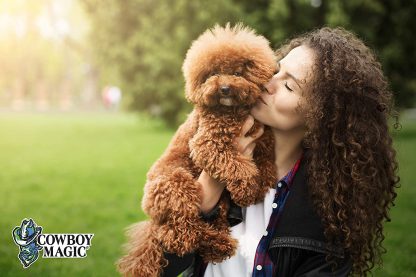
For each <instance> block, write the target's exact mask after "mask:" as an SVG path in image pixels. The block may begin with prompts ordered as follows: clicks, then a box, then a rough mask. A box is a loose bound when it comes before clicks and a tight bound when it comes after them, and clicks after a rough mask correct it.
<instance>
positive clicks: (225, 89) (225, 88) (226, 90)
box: [220, 86, 230, 96]
mask: <svg viewBox="0 0 416 277" xmlns="http://www.w3.org/2000/svg"><path fill="white" fill-rule="evenodd" d="M220 89H221V94H222V95H224V96H228V95H229V94H230V87H229V86H221V87H220Z"/></svg>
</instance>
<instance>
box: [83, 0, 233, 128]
mask: <svg viewBox="0 0 416 277" xmlns="http://www.w3.org/2000/svg"><path fill="white" fill-rule="evenodd" d="M84 4H85V7H86V9H87V12H88V13H89V14H90V15H91V18H92V22H93V28H94V32H93V33H92V35H93V41H94V42H95V45H97V50H98V52H97V54H98V57H99V58H103V67H105V66H107V67H108V66H109V65H110V64H111V66H115V68H113V69H115V70H116V72H117V73H118V74H119V77H120V80H121V81H122V88H123V90H124V91H127V92H128V95H127V97H128V98H129V102H130V107H132V108H134V109H138V110H141V111H145V112H147V113H149V114H151V115H154V116H161V117H162V118H163V119H165V121H166V122H167V123H168V125H170V126H174V125H177V124H178V123H180V122H182V121H183V120H184V118H185V115H186V113H187V112H188V111H190V109H191V106H190V105H189V104H187V103H186V101H185V97H184V81H183V76H182V71H181V66H182V61H183V59H184V57H185V53H186V50H187V49H188V48H189V46H190V43H191V41H192V40H193V39H195V38H196V37H197V36H198V35H199V34H200V33H201V32H202V31H204V30H205V29H207V28H208V27H212V26H213V25H214V23H216V22H220V23H225V21H231V22H233V21H236V20H237V18H238V14H239V11H238V9H237V8H238V7H236V6H235V5H232V3H230V2H227V1H225V2H224V3H220V2H219V1H200V0H198V1H186V0H179V1H174V2H173V1H168V0H163V1H157V2H155V1H150V0H133V1H111V0H110V1H106V2H105V3H103V2H102V1H96V0H84Z"/></svg>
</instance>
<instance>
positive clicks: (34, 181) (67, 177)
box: [0, 0, 416, 276]
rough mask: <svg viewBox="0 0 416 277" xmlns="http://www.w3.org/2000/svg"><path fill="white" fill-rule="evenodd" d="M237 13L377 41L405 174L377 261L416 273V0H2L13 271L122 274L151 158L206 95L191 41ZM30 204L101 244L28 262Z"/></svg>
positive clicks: (269, 29)
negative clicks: (187, 91) (194, 75)
mask: <svg viewBox="0 0 416 277" xmlns="http://www.w3.org/2000/svg"><path fill="white" fill-rule="evenodd" d="M226 22H232V23H235V22H243V23H245V24H246V25H249V26H251V27H253V28H255V29H256V30H257V31H258V33H260V34H263V35H265V36H266V37H267V38H268V39H269V40H270V41H271V44H272V46H273V47H274V48H276V47H278V46H279V45H280V44H281V43H282V42H284V41H285V40H286V39H288V38H290V37H292V36H294V35H296V34H300V33H303V32H305V31H308V30H311V29H313V28H316V27H321V26H325V25H326V26H343V27H345V28H347V29H348V30H351V31H353V32H355V33H356V34H357V35H358V36H359V37H360V38H361V39H363V40H364V41H365V43H366V44H367V45H369V46H370V47H371V48H373V49H374V51H375V53H376V55H377V56H378V57H379V59H380V60H381V62H382V65H383V69H384V71H385V73H386V75H387V76H388V78H389V80H390V82H391V88H392V90H393V91H394V93H395V101H396V109H397V110H398V111H399V114H400V117H399V121H400V124H401V128H399V129H394V128H393V124H394V122H395V121H394V120H392V122H391V124H390V128H391V133H392V135H393V137H394V144H395V147H396V149H397V152H398V158H399V164H400V166H399V175H400V177H401V188H400V189H399V190H398V197H397V200H396V206H395V207H393V209H392V211H391V217H392V221H391V222H389V223H387V224H386V231H385V235H386V239H385V242H384V246H385V247H386V248H387V250H388V252H387V254H386V255H385V256H384V265H383V267H382V268H380V269H377V270H373V274H374V276H416V263H415V262H414V261H415V260H416V232H415V226H416V219H415V212H416V202H415V201H414V199H415V198H416V188H415V184H414V183H415V178H416V173H415V169H416V110H415V108H414V107H415V104H416V103H415V101H416V100H415V99H416V97H415V96H416V94H415V91H416V77H415V68H416V51H415V49H416V40H415V37H414V35H415V33H416V32H415V31H416V29H415V26H416V2H415V1H404V0H392V1H387V0H384V1H381V0H350V1H342V0H331V1H328V0H272V1H266V0H251V1H250V0H241V1H237V0H235V1H234V0H221V1H219V0H211V1H202V0H193V1H186V0H177V1H169V0H159V1H151V0H123V1H117V0H37V1H30V0H14V1H6V0H0V59H1V67H0V128H1V136H0V155H1V158H0V211H1V215H2V216H1V217H0V276H58V275H59V276H117V272H116V270H115V266H114V262H115V261H116V259H117V258H118V257H120V255H121V254H122V248H121V245H122V244H123V243H124V242H125V237H124V228H125V227H126V226H128V225H130V224H132V223H134V222H136V221H139V220H143V219H145V218H146V215H144V214H143V212H142V211H141V209H140V199H141V197H142V195H143V185H144V183H145V175H146V172H147V170H148V169H149V167H150V166H151V165H152V164H153V162H154V161H155V160H156V159H157V158H158V157H159V156H160V155H161V153H162V152H163V151H164V149H165V148H166V146H167V144H168V143H169V140H170V139H171V137H172V135H173V133H174V131H175V128H176V127H177V126H178V125H179V124H180V123H181V122H182V121H183V120H184V119H185V117H186V114H187V113H188V112H189V111H190V110H191V109H192V107H191V106H190V105H189V104H188V103H186V101H185V98H184V90H183V87H184V82H183V77H182V72H181V65H182V61H183V59H184V56H185V53H186V50H187V49H188V48H189V46H190V43H191V41H192V40H193V39H195V38H196V37H197V36H198V35H199V34H200V33H201V32H203V31H204V30H205V29H207V28H209V27H212V26H213V25H214V24H215V23H220V24H224V23H226ZM110 91H112V92H113V94H112V95H113V96H114V95H115V96H114V97H112V98H111V97H109V92H110ZM120 92H121V93H120ZM110 94H111V93H110ZM118 100H120V101H118ZM29 217H30V218H33V219H34V220H35V221H36V223H37V224H38V225H40V226H42V227H43V232H45V233H94V234H95V236H94V238H93V240H92V247H91V248H90V250H89V251H88V257H87V258H86V259H42V258H39V259H38V260H37V261H36V262H35V263H34V264H33V265H31V266H30V267H29V268H28V269H23V267H22V265H21V264H20V262H19V260H18V259H17V253H18V248H17V246H16V245H15V244H14V242H13V240H12V236H11V231H12V229H13V228H14V227H15V226H17V225H20V222H21V220H22V219H24V218H29Z"/></svg>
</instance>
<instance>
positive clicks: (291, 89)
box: [285, 82, 293, 91]
mask: <svg viewBox="0 0 416 277" xmlns="http://www.w3.org/2000/svg"><path fill="white" fill-rule="evenodd" d="M285 87H286V88H287V89H288V90H290V91H293V89H291V88H290V87H289V86H288V85H287V82H286V83H285Z"/></svg>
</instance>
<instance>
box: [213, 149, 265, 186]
mask: <svg viewBox="0 0 416 277" xmlns="http://www.w3.org/2000/svg"><path fill="white" fill-rule="evenodd" d="M222 169H223V171H222V174H221V176H220V177H221V179H223V181H237V180H248V179H252V178H254V177H255V176H257V175H258V174H259V169H258V168H257V166H256V164H255V163H254V162H253V161H252V160H250V159H248V158H246V157H244V156H240V155H238V156H237V157H236V158H235V159H232V160H230V162H228V163H227V164H224V167H223V168H222Z"/></svg>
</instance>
